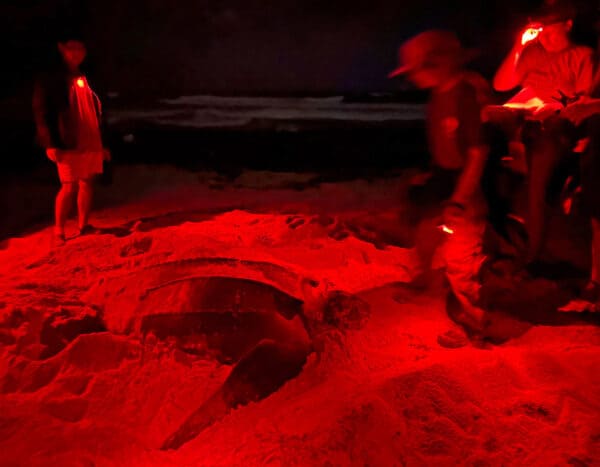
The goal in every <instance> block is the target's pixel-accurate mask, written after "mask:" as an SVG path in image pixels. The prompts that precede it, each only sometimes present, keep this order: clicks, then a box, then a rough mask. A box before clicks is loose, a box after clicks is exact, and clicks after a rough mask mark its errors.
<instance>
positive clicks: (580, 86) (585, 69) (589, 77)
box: [575, 49, 600, 96]
mask: <svg viewBox="0 0 600 467" xmlns="http://www.w3.org/2000/svg"><path fill="white" fill-rule="evenodd" d="M595 68H596V60H595V57H594V52H593V50H591V49H589V50H588V51H587V52H585V53H584V55H583V57H582V59H581V62H580V63H579V66H578V69H577V70H576V74H575V92H576V93H577V94H578V95H584V96H589V95H590V94H591V93H592V88H593V86H594V70H595ZM599 76H600V73H599Z"/></svg>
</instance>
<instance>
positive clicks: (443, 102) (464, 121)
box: [427, 79, 484, 170]
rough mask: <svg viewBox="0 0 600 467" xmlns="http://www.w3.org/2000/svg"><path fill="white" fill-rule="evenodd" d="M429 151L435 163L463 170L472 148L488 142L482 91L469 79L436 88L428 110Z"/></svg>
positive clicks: (448, 168) (444, 167) (435, 164)
mask: <svg viewBox="0 0 600 467" xmlns="http://www.w3.org/2000/svg"><path fill="white" fill-rule="evenodd" d="M427 132H428V139H429V150H430V153H431V156H432V158H433V164H434V166H437V167H439V168H442V169H446V170H460V169H462V168H463V166H464V165H465V162H466V156H467V152H468V150H469V149H470V148H476V147H481V146H483V145H484V137H483V131H482V123H481V105H480V103H479V100H478V92H477V90H476V89H475V87H474V86H473V85H472V84H471V83H470V82H468V81H467V80H466V79H461V80H460V81H458V82H457V83H456V84H454V85H453V86H452V87H451V88H449V89H447V90H444V91H439V90H437V91H434V92H433V94H432V96H431V99H430V101H429V106H428V111H427Z"/></svg>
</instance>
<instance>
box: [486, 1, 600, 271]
mask: <svg viewBox="0 0 600 467" xmlns="http://www.w3.org/2000/svg"><path fill="white" fill-rule="evenodd" d="M575 13H576V11H575V10H574V8H573V7H572V6H571V5H569V4H567V3H564V2H560V0H559V1H558V2H557V3H555V4H552V5H546V6H544V7H543V8H542V9H541V10H540V11H539V12H538V14H537V15H535V16H534V17H533V18H532V23H531V24H530V25H529V26H528V27H527V28H526V30H525V31H524V32H523V34H521V35H519V37H518V40H517V42H516V43H515V45H514V46H513V48H512V50H511V51H510V53H509V54H508V56H507V57H506V59H505V60H504V61H503V63H502V64H501V66H500V68H499V69H498V71H497V73H496V75H495V77H494V82H493V85H494V88H495V89H496V90H497V91H510V90H512V89H515V88H517V87H521V89H520V91H519V92H518V93H517V94H516V95H515V96H514V97H513V98H512V99H510V100H509V101H508V102H507V103H506V104H505V105H506V106H507V107H509V108H510V107H515V108H519V109H522V111H523V110H525V111H527V117H526V119H527V120H528V122H527V123H526V125H525V127H524V128H523V130H522V133H523V142H524V143H525V146H526V155H527V160H528V216H527V222H526V224H527V231H528V237H529V245H528V252H527V255H526V259H525V264H524V266H526V267H527V266H531V265H533V264H535V263H536V262H537V261H539V256H540V254H541V252H542V248H543V247H544V242H545V234H546V232H545V230H546V209H547V205H546V201H547V197H548V191H549V187H550V185H551V181H552V180H553V177H555V175H556V172H557V169H558V168H559V166H560V165H561V164H563V163H565V162H567V161H566V156H567V155H568V154H569V153H570V152H571V151H572V149H573V146H574V144H575V132H574V131H573V130H574V128H573V125H571V124H570V122H569V121H568V120H566V119H565V118H561V117H560V116H559V115H557V114H558V113H559V112H560V111H561V110H562V109H563V108H565V107H567V106H568V105H570V104H571V103H572V102H575V101H576V100H577V99H578V98H579V97H580V96H583V95H586V94H587V93H588V92H589V90H590V87H591V84H592V77H593V69H594V65H593V63H594V59H593V50H592V49H591V48H590V47H585V46H581V45H576V44H574V43H573V42H572V41H571V39H570V36H569V34H570V31H571V28H572V26H573V18H574V17H575Z"/></svg>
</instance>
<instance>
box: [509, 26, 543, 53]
mask: <svg viewBox="0 0 600 467" xmlns="http://www.w3.org/2000/svg"><path fill="white" fill-rule="evenodd" d="M540 32H542V25H541V24H539V23H530V24H528V25H527V26H526V27H525V29H523V30H522V31H521V32H520V33H519V36H518V38H517V43H516V44H515V47H521V48H523V47H525V46H527V45H529V44H531V43H532V42H533V41H535V40H536V39H537V38H538V36H539V34H540Z"/></svg>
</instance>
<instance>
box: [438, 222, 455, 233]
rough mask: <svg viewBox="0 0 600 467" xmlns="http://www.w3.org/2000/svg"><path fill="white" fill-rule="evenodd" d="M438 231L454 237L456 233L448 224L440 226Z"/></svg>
mask: <svg viewBox="0 0 600 467" xmlns="http://www.w3.org/2000/svg"><path fill="white" fill-rule="evenodd" d="M438 229H440V230H441V231H442V232H444V233H447V234H448V235H452V234H453V233H454V229H451V228H450V227H448V226H447V225H446V224H442V225H440V226H438Z"/></svg>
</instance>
